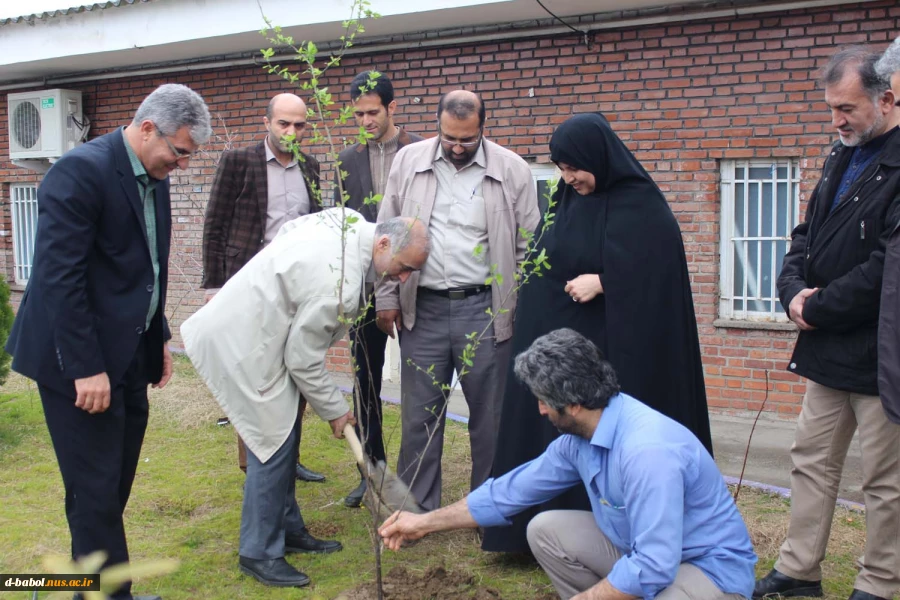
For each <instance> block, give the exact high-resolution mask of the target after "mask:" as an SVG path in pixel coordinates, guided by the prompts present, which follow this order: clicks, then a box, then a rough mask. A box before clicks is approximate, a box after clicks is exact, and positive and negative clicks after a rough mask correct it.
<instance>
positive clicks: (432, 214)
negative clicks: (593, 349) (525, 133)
mask: <svg viewBox="0 0 900 600" xmlns="http://www.w3.org/2000/svg"><path fill="white" fill-rule="evenodd" d="M437 118H438V136H437V137H436V138H432V139H429V140H425V141H422V142H418V143H415V144H411V145H409V146H407V147H405V148H403V149H402V150H400V152H398V153H397V156H396V158H395V159H394V164H393V166H392V167H391V172H390V175H389V176H388V182H387V185H386V187H385V192H384V198H383V199H382V201H381V208H380V210H379V213H378V220H379V221H384V220H387V219H390V218H392V217H395V216H405V217H413V218H416V219H421V220H422V222H423V223H425V224H426V225H427V226H428V232H429V236H430V238H431V254H430V255H429V258H428V260H427V261H426V262H425V265H424V266H423V267H422V271H421V273H413V274H412V275H411V276H410V278H409V279H408V280H407V281H405V282H403V283H402V284H398V283H396V282H383V283H382V284H379V286H377V287H376V290H375V295H376V309H377V322H378V326H379V327H380V328H381V329H382V331H384V332H385V333H387V334H389V335H393V331H394V327H395V326H396V328H397V331H398V332H400V355H401V369H402V370H401V374H400V384H401V392H400V393H401V414H402V423H403V424H402V430H403V439H402V442H401V446H400V458H399V461H398V466H397V470H398V472H399V474H400V476H401V478H403V479H404V480H405V481H406V482H407V483H408V484H410V485H411V489H412V493H413V495H414V496H415V497H416V499H418V500H419V502H420V504H421V505H422V507H423V508H425V509H426V510H434V509H436V508H438V507H439V506H440V503H441V453H442V446H443V425H444V416H445V408H446V407H445V406H444V396H443V393H442V391H441V385H443V384H447V385H449V384H450V381H451V379H452V376H453V372H454V370H455V371H456V372H457V373H463V372H464V375H463V376H462V377H461V378H460V382H461V387H462V390H463V393H464V394H465V398H466V402H467V403H468V405H469V434H470V436H471V445H472V477H471V485H472V489H475V488H476V487H478V486H479V485H481V483H482V482H484V480H485V479H487V477H488V475H490V471H491V465H492V463H493V458H494V443H495V439H496V436H497V427H498V425H499V422H498V421H499V416H500V407H501V403H502V396H503V390H504V383H505V380H506V374H507V371H508V369H509V359H510V356H509V353H510V348H509V339H510V337H512V320H513V314H514V311H515V303H516V290H515V285H516V282H515V273H516V271H517V270H518V268H519V266H520V264H521V263H522V261H523V260H524V258H525V250H526V247H527V245H528V240H527V239H526V236H524V235H523V234H522V232H523V231H526V232H532V231H534V229H535V227H536V226H537V224H538V220H539V214H538V207H537V192H536V188H535V185H534V181H533V179H532V176H531V170H530V169H529V167H528V164H527V163H526V162H525V161H524V160H522V159H521V158H520V157H519V156H517V155H516V154H515V153H513V152H511V151H509V150H507V149H505V148H502V147H500V146H498V145H497V144H495V143H493V142H491V141H489V140H487V139H485V138H484V121H485V108H484V104H483V103H482V101H481V99H480V98H479V97H478V96H477V95H476V94H474V93H472V92H469V91H466V90H455V91H452V92H449V93H448V94H446V95H445V96H444V97H443V98H441V100H440V102H439V104H438V112H437ZM493 269H496V270H495V271H493ZM494 273H496V274H497V275H499V276H493V275H494ZM492 315H493V316H492ZM473 332H476V333H478V334H481V332H485V336H484V337H483V339H482V340H481V343H480V345H479V346H478V348H477V351H476V353H475V355H474V358H472V359H469V358H466V359H465V360H464V359H463V352H464V350H465V348H466V346H467V345H468V344H469V342H470V339H471V334H472V333H473ZM467 361H468V362H470V363H471V364H467ZM432 432H434V433H433V436H434V437H433V439H432V438H431V435H432Z"/></svg>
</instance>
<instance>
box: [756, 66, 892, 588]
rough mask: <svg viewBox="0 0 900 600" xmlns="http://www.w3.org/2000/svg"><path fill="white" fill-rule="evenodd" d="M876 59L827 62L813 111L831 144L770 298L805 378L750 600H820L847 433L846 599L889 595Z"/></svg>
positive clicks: (883, 131) (888, 200)
mask: <svg viewBox="0 0 900 600" xmlns="http://www.w3.org/2000/svg"><path fill="white" fill-rule="evenodd" d="M877 59H878V55H875V54H871V53H869V52H867V51H866V50H865V49H863V48H848V49H846V50H842V51H841V52H838V53H837V54H836V55H835V56H834V57H833V58H832V59H831V61H830V62H829V63H828V65H827V66H826V67H825V71H824V77H823V81H824V84H825V102H826V104H828V107H829V108H830V109H831V120H832V125H833V126H834V127H835V128H836V129H837V130H838V133H839V134H840V138H841V139H840V142H838V143H836V144H835V145H834V146H833V147H832V148H831V151H830V153H829V155H828V156H827V158H826V161H825V168H824V171H823V173H822V178H821V180H820V181H819V183H818V185H817V186H816V189H815V191H814V192H813V195H812V197H811V198H810V200H809V206H808V208H807V214H806V222H805V223H803V224H801V225H799V226H797V228H796V229H794V232H793V234H792V238H793V241H792V243H791V249H790V251H789V252H788V254H787V256H786V257H785V259H784V266H783V268H782V271H781V276H780V277H779V278H778V292H779V296H780V298H781V303H782V305H783V306H784V309H785V311H786V312H787V313H788V315H789V316H790V318H791V320H792V321H794V323H796V324H797V327H799V328H800V335H799V337H798V339H797V344H796V346H795V348H794V354H793V356H792V357H791V362H790V365H789V367H788V368H789V370H790V371H791V372H793V373H796V374H797V375H801V376H803V377H806V378H807V380H808V381H807V387H806V395H805V396H804V398H803V408H802V411H801V413H800V418H799V421H798V423H797V431H796V434H795V439H794V445H793V447H792V448H791V460H792V462H793V470H792V471H791V522H790V527H789V529H788V535H787V539H786V540H785V542H784V544H783V545H782V546H781V551H780V553H779V557H778V561H777V562H776V563H775V568H774V569H773V570H772V571H771V572H770V573H769V574H768V575H766V577H765V578H764V579H762V580H760V581H757V583H756V588H755V590H754V592H753V597H754V598H766V597H774V596H777V595H781V596H821V595H822V585H821V579H822V576H821V567H820V564H821V562H822V560H823V559H824V558H825V549H826V544H827V542H828V534H829V531H830V529H831V521H832V518H833V516H834V505H835V499H836V497H837V492H838V486H839V484H840V480H841V471H842V469H843V464H844V458H845V457H846V455H847V449H848V447H849V445H850V440H851V439H852V438H853V433H854V431H855V430H856V428H857V427H859V430H860V435H859V440H860V447H861V452H862V465H863V493H864V497H865V503H866V550H865V555H864V557H863V558H862V559H860V566H861V569H860V572H859V575H858V576H857V578H856V583H855V585H854V590H853V592H852V594H851V595H850V599H851V600H879V599H885V598H891V597H893V595H894V593H896V592H897V591H898V590H900V425H898V424H896V423H892V422H891V421H889V420H888V418H887V416H886V415H885V412H884V410H883V408H882V406H881V401H880V399H879V396H878V359H877V355H876V345H877V328H878V310H879V304H880V297H881V284H882V272H883V266H884V257H885V243H886V239H887V237H888V235H889V234H890V231H891V230H892V229H893V228H895V227H896V225H897V219H898V209H900V199H898V194H900V129H898V127H897V124H898V122H900V118H898V109H897V108H895V106H894V95H893V93H892V92H891V90H890V87H889V85H888V83H887V82H886V81H885V80H884V79H883V78H881V77H879V76H878V75H877V74H876V72H875V62H876V61H877Z"/></svg>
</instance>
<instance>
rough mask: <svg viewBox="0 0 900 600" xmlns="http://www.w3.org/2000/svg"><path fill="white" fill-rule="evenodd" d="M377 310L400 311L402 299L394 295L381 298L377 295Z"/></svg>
mask: <svg viewBox="0 0 900 600" xmlns="http://www.w3.org/2000/svg"><path fill="white" fill-rule="evenodd" d="M375 310H376V311H379V310H400V297H399V296H397V295H394V294H391V295H389V296H379V295H378V294H377V293H376V294H375Z"/></svg>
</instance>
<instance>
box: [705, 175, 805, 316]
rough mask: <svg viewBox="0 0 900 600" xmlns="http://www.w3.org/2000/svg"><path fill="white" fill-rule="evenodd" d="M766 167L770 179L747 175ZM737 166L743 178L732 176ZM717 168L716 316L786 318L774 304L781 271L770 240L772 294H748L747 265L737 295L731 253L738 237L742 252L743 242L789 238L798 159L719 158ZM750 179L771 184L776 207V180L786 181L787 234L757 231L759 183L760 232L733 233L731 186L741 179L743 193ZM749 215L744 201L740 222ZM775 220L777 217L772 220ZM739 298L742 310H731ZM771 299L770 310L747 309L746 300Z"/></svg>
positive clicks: (795, 219)
mask: <svg viewBox="0 0 900 600" xmlns="http://www.w3.org/2000/svg"><path fill="white" fill-rule="evenodd" d="M760 167H763V168H769V169H770V170H771V172H772V177H771V179H758V178H750V169H752V168H760ZM782 167H786V168H787V177H786V178H779V177H778V176H777V175H778V171H777V169H778V168H782ZM738 168H743V169H745V171H744V173H745V175H744V177H743V179H740V180H738V179H736V178H735V170H736V169H738ZM720 170H721V182H720V197H721V220H720V223H719V232H720V236H719V250H720V251H719V256H720V264H719V273H720V275H719V284H720V285H719V316H720V317H721V318H723V319H734V320H742V321H764V322H787V321H788V317H787V315H786V314H784V313H779V312H777V311H776V306H777V305H778V298H777V291H776V289H775V281H776V279H777V276H778V274H779V273H780V272H781V262H782V260H781V259H783V257H782V256H777V255H776V254H775V246H776V245H775V244H772V250H771V251H772V273H771V276H772V292H773V297H766V298H762V297H756V296H749V295H748V287H749V286H748V281H749V277H748V273H747V268H746V267H745V269H744V281H743V285H742V294H743V295H737V294H735V293H734V292H733V290H734V270H733V265H734V255H735V246H736V244H735V242H736V241H742V242H743V243H744V244H745V252H746V244H747V243H748V242H751V241H757V242H766V241H790V232H791V231H792V230H793V229H794V227H796V226H797V223H799V221H800V176H799V175H800V173H799V170H800V169H799V160H797V159H773V160H765V159H763V160H760V159H751V160H723V161H722V162H721V165H720ZM752 182H758V183H760V184H763V183H771V184H772V186H773V191H772V199H773V202H775V203H776V207H777V193H778V192H777V190H778V188H777V185H778V184H779V183H787V184H788V191H789V193H790V194H791V197H790V207H789V213H788V214H787V215H786V217H787V233H788V235H787V236H785V237H780V236H779V237H776V236H764V235H761V234H762V232H763V231H765V229H763V220H762V219H763V212H764V211H763V210H762V202H761V201H762V185H760V186H759V191H758V199H759V201H760V206H759V209H758V211H757V219H758V221H757V225H758V229H757V231H758V233H759V234H760V235H757V236H753V237H750V236H748V235H746V233H747V232H746V230H745V231H744V232H743V233H744V235H742V236H733V235H732V231H733V229H734V218H735V213H734V211H735V206H736V198H735V186H736V184H737V183H744V184H745V186H744V190H745V192H744V193H745V194H747V193H748V191H747V190H749V184H750V183H752ZM748 215H749V203H748V202H745V203H744V225H745V227H746V226H747V218H748ZM772 218H773V219H776V220H777V219H778V214H777V213H776V210H775V209H774V208H773V210H772ZM776 222H777V221H776ZM774 230H775V227H774V225H773V226H772V228H771V231H773V232H774ZM756 264H757V270H758V271H761V265H762V244H761V243H760V244H758V247H757V263H756ZM738 299H742V300H743V301H744V309H743V310H735V309H734V300H738ZM773 299H774V302H772V303H771V310H769V311H751V310H748V309H747V304H748V303H749V302H751V301H753V300H763V301H769V300H773Z"/></svg>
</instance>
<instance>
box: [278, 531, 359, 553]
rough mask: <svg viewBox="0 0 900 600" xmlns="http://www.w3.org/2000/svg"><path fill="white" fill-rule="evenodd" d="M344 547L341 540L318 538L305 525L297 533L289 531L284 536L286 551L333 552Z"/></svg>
mask: <svg viewBox="0 0 900 600" xmlns="http://www.w3.org/2000/svg"><path fill="white" fill-rule="evenodd" d="M343 549H344V547H343V546H341V543H340V542H336V541H333V540H318V539H316V538H314V537H313V536H312V535H311V534H310V533H309V530H308V529H307V528H306V527H304V528H303V529H301V530H300V531H298V532H297V533H289V534H287V535H285V536H284V551H285V552H302V553H304V554H331V553H332V552H340V551H341V550H343Z"/></svg>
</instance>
